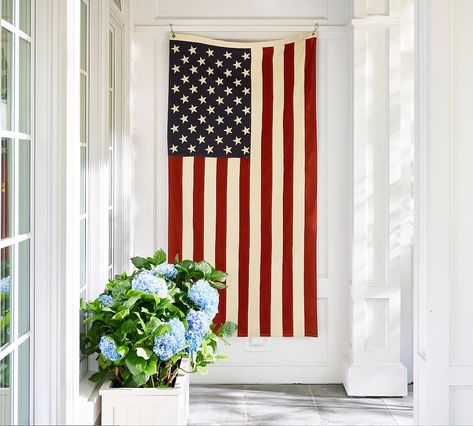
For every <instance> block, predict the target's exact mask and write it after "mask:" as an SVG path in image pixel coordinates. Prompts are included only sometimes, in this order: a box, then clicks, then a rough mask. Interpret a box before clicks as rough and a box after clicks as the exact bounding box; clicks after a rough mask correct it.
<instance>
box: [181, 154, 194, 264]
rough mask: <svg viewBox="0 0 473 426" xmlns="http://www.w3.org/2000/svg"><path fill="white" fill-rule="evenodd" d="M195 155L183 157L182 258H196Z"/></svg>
mask: <svg viewBox="0 0 473 426" xmlns="http://www.w3.org/2000/svg"><path fill="white" fill-rule="evenodd" d="M193 194H194V157H184V158H183V159H182V259H193V258H194V225H193V211H194V210H193V204H194V199H193V197H194V196H193Z"/></svg>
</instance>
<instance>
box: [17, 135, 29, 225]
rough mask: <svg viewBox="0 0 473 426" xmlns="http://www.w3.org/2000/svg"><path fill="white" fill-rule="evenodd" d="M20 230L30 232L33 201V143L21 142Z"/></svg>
mask: <svg viewBox="0 0 473 426" xmlns="http://www.w3.org/2000/svg"><path fill="white" fill-rule="evenodd" d="M18 173H19V174H18V190H19V194H18V197H19V200H18V202H19V205H18V209H19V211H18V213H19V218H18V230H19V232H20V234H26V233H28V232H30V200H31V142H30V141H19V163H18Z"/></svg>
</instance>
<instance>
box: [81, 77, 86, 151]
mask: <svg viewBox="0 0 473 426" xmlns="http://www.w3.org/2000/svg"><path fill="white" fill-rule="evenodd" d="M80 141H81V143H87V77H86V76H85V75H83V74H81V75H80Z"/></svg>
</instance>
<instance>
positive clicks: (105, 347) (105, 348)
mask: <svg viewBox="0 0 473 426" xmlns="http://www.w3.org/2000/svg"><path fill="white" fill-rule="evenodd" d="M99 348H100V352H102V355H103V356H104V357H105V358H107V359H109V360H110V361H117V360H119V359H120V358H121V357H122V356H121V355H120V354H119V353H118V352H117V345H116V344H115V342H114V341H113V339H112V338H111V337H108V336H102V337H101V338H100V343H99Z"/></svg>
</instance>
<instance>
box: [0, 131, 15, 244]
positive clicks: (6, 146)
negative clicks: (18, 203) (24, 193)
mask: <svg viewBox="0 0 473 426" xmlns="http://www.w3.org/2000/svg"><path fill="white" fill-rule="evenodd" d="M13 164H14V163H13V141H12V140H11V139H6V138H2V159H1V164H0V170H1V176H2V183H1V184H2V186H1V188H2V192H1V196H0V205H1V208H2V212H1V223H0V234H1V238H2V239H3V238H8V237H11V236H12V235H13V201H14V200H13V176H14V174H13V171H14V170H13Z"/></svg>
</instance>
